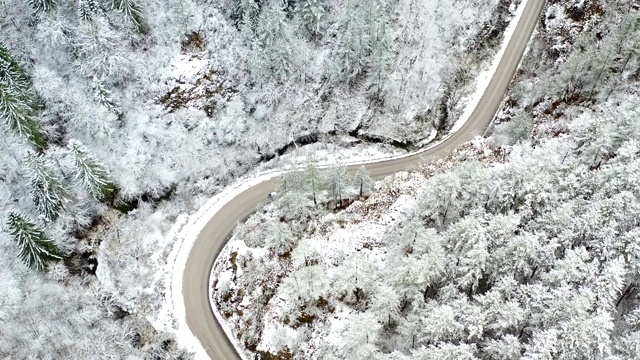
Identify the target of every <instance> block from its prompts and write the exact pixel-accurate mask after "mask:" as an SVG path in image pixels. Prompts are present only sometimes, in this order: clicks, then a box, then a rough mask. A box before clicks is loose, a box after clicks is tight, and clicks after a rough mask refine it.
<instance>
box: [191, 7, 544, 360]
mask: <svg viewBox="0 0 640 360" xmlns="http://www.w3.org/2000/svg"><path fill="white" fill-rule="evenodd" d="M544 3H545V1H544V0H529V1H528V3H527V4H526V7H525V9H524V13H523V14H522V17H521V18H520V21H519V22H518V24H517V26H516V28H515V31H514V33H513V35H512V37H511V40H510V41H509V44H508V45H507V47H506V50H505V52H504V55H503V56H502V58H501V59H500V62H499V64H498V66H497V70H496V71H495V73H494V76H493V77H492V78H491V80H490V82H489V84H488V86H487V88H486V90H485V92H484V94H483V95H482V98H481V99H480V101H479V102H478V105H477V106H476V108H475V109H474V110H473V112H472V113H471V116H470V117H469V119H468V121H466V123H465V124H464V125H463V126H462V127H461V128H460V130H459V131H457V132H455V133H453V134H451V135H450V136H448V137H447V138H445V139H444V140H443V141H441V142H440V143H438V144H437V145H435V146H433V147H429V148H427V149H425V150H421V151H418V152H415V153H413V154H410V155H405V156H400V157H397V158H391V159H384V160H378V161H369V162H364V163H362V164H364V165H365V166H366V167H367V169H368V170H369V171H370V173H371V176H372V177H373V178H376V179H380V178H383V177H385V176H387V175H391V174H394V173H396V172H399V171H404V170H406V169H408V168H409V167H412V166H416V165H419V164H421V163H423V162H424V159H425V158H428V159H430V160H436V159H439V158H443V157H445V156H446V155H447V154H449V153H450V152H451V151H452V150H453V149H455V148H457V147H458V146H460V145H461V144H463V143H464V142H466V141H469V140H471V139H472V138H473V137H474V136H475V135H477V134H481V133H482V131H484V129H485V128H486V127H487V126H488V125H489V123H490V122H491V120H492V118H493V116H494V115H495V113H496V111H497V109H498V106H499V105H500V102H501V101H502V98H503V96H504V93H505V91H506V90H507V87H508V85H509V83H510V81H511V78H512V77H513V75H514V73H515V71H516V69H517V68H518V64H519V63H520V60H521V58H522V55H523V53H524V51H525V48H526V45H527V43H528V42H529V39H530V37H531V34H532V33H533V30H534V29H535V27H536V24H537V22H538V18H539V16H540V13H541V11H542V8H543V7H544ZM360 165H361V164H357V165H351V166H349V170H350V171H355V169H356V168H357V167H359V166H360ZM274 186H275V179H274V178H273V177H270V178H269V177H265V180H264V181H262V182H259V183H257V184H256V185H254V186H251V187H249V188H246V189H245V190H244V191H242V192H240V193H239V194H237V195H236V196H235V197H234V198H233V199H232V200H230V201H228V202H227V203H225V204H224V205H223V206H222V208H221V209H220V210H219V211H217V212H216V213H215V214H214V215H213V217H211V218H210V219H209V221H208V223H207V224H206V225H205V226H204V228H203V229H202V231H201V232H200V233H199V234H198V236H197V238H196V240H195V242H194V243H193V247H192V248H191V252H190V253H189V257H188V258H187V262H186V267H185V269H184V272H183V277H182V296H183V299H184V306H185V309H186V323H187V325H188V326H189V329H190V330H191V332H192V333H193V335H195V337H196V338H197V339H198V340H199V341H200V344H201V345H202V347H203V348H204V349H205V350H206V353H207V355H208V356H209V358H211V359H215V360H221V359H240V358H241V357H240V356H239V355H238V353H237V352H236V350H235V348H234V346H233V344H232V343H231V342H230V340H229V339H228V338H227V336H226V334H225V332H224V330H223V329H222V327H221V325H220V324H219V323H218V321H217V319H216V317H215V315H214V313H213V310H212V309H211V307H210V302H209V274H210V272H211V268H212V266H213V263H214V261H215V259H216V257H217V256H218V254H219V253H220V251H221V250H222V248H223V246H224V245H225V243H226V242H227V239H228V237H229V235H230V233H231V231H232V230H233V229H234V227H235V226H236V224H237V222H238V221H240V220H242V219H244V218H246V217H247V216H248V215H249V214H251V213H252V212H253V211H254V210H255V208H256V205H257V204H258V203H260V202H262V201H264V200H265V199H266V198H267V195H268V194H269V193H270V192H272V191H273V189H274Z"/></svg>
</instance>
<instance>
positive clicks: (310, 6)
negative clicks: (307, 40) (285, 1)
mask: <svg viewBox="0 0 640 360" xmlns="http://www.w3.org/2000/svg"><path fill="white" fill-rule="evenodd" d="M326 11H327V10H326V9H325V5H324V4H323V2H322V1H321V0H300V1H298V2H297V3H296V7H295V13H296V15H298V16H299V17H300V19H301V22H302V26H303V27H304V29H305V30H306V31H307V32H308V33H309V34H310V35H311V36H312V37H314V36H318V35H319V34H320V22H321V21H322V19H323V18H324V16H325V13H326Z"/></svg>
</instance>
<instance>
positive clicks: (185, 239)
mask: <svg viewBox="0 0 640 360" xmlns="http://www.w3.org/2000/svg"><path fill="white" fill-rule="evenodd" d="M528 2H529V0H522V2H521V3H520V5H519V6H518V9H517V10H516V13H515V16H514V18H513V19H512V20H511V23H510V24H509V26H508V27H507V29H506V30H505V36H504V39H503V42H502V45H501V47H500V50H499V51H498V53H497V54H496V57H495V58H494V60H493V62H492V65H491V66H490V67H489V69H488V70H486V71H484V72H482V73H481V74H480V75H479V77H478V85H477V88H476V92H475V93H474V95H473V96H472V98H471V100H470V101H469V103H468V104H467V107H466V110H465V111H464V112H463V114H462V116H461V117H460V119H459V120H458V121H457V122H456V124H455V125H454V127H453V128H452V130H451V132H450V133H449V134H448V135H447V136H445V137H444V138H443V139H441V140H440V141H438V142H437V143H434V144H431V145H430V146H428V147H426V148H424V149H421V150H418V151H416V152H413V153H407V154H402V155H395V156H389V157H383V158H377V159H372V160H368V161H346V162H343V164H344V165H359V164H369V163H373V162H378V161H381V160H391V159H401V158H405V157H409V156H412V155H414V154H420V153H423V152H425V151H427V150H429V149H431V148H433V147H435V146H437V145H439V144H441V143H443V142H445V141H447V140H448V139H449V138H450V137H451V136H452V135H453V134H455V133H456V132H457V131H458V130H460V128H462V126H463V125H464V123H465V122H466V121H467V120H468V119H469V117H470V116H471V113H472V112H473V110H474V109H475V108H476V106H477V105H478V103H479V101H480V99H481V98H482V96H483V95H484V92H485V90H486V88H487V86H488V85H489V81H490V79H491V78H492V77H493V75H494V73H495V72H496V70H497V67H498V64H499V63H500V60H501V59H502V56H503V55H504V52H505V51H506V48H507V45H508V44H509V42H510V40H511V37H512V36H513V33H514V31H515V28H516V26H517V24H518V23H519V22H520V20H521V18H522V15H523V13H524V9H525V8H526V6H527V3H528ZM322 165H325V166H326V165H327V164H322ZM322 167H323V166H322ZM281 173H282V170H271V171H267V172H263V173H256V174H253V175H251V176H248V177H245V178H243V179H240V180H239V181H237V182H236V183H234V184H233V185H231V186H229V187H227V188H226V189H225V190H224V191H222V192H221V193H219V194H217V195H215V196H214V197H212V198H211V199H210V200H209V201H207V202H206V203H205V204H204V205H203V206H202V207H201V208H200V209H199V210H198V212H197V213H195V214H194V215H192V216H188V215H186V214H185V215H181V216H179V217H178V219H177V220H176V223H175V224H174V226H173V227H172V228H171V230H170V231H169V233H168V234H167V236H166V237H165V238H166V243H169V244H174V245H173V248H172V251H171V254H170V255H169V258H168V259H167V264H168V269H167V273H168V272H170V273H171V274H170V275H168V274H167V276H166V278H165V279H166V280H165V303H164V304H163V306H162V310H161V311H160V314H159V317H158V319H157V320H156V321H154V322H153V325H154V326H155V327H157V328H159V329H162V330H164V331H167V332H172V333H174V334H175V336H176V338H177V340H178V343H179V345H180V346H183V347H185V348H186V349H188V350H189V351H191V352H194V353H195V358H196V359H208V358H209V357H208V356H207V353H206V351H205V349H204V348H203V347H202V345H201V343H200V342H199V341H198V339H197V338H196V337H195V336H194V335H193V333H192V332H191V330H190V329H189V326H188V325H187V323H186V309H185V305H184V302H183V297H182V278H183V274H184V269H185V267H186V263H187V259H188V257H189V253H190V252H191V248H192V247H193V244H194V243H195V241H196V239H197V238H198V235H199V234H200V232H201V231H202V229H203V228H204V227H205V226H206V224H207V223H208V222H209V220H210V219H211V218H212V217H213V216H214V215H215V214H216V213H217V212H218V211H219V210H220V209H221V208H222V207H223V206H224V205H225V204H226V203H228V202H229V201H230V200H232V199H233V198H234V197H235V196H236V195H237V194H239V193H241V192H242V191H244V190H246V189H248V188H250V187H252V186H254V185H256V184H259V183H261V182H263V181H265V180H269V179H272V178H274V177H277V176H278V175H280V174H281ZM209 283H210V284H209V292H210V291H211V279H209ZM209 301H210V303H211V301H212V299H211V296H209ZM211 307H212V309H213V312H214V314H215V316H216V318H217V319H218V322H219V323H220V324H221V325H222V327H223V329H224V330H225V333H226V334H227V337H228V338H229V339H234V338H233V336H232V334H231V331H230V329H229V328H228V326H227V324H226V322H225V321H223V320H222V318H221V316H220V314H219V313H218V311H217V309H216V308H215V306H213V304H212V303H211ZM231 342H232V343H233V345H234V347H235V348H236V350H237V352H238V353H239V354H243V352H242V351H241V349H239V347H238V344H236V342H235V341H231Z"/></svg>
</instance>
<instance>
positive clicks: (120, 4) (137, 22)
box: [112, 0, 148, 33]
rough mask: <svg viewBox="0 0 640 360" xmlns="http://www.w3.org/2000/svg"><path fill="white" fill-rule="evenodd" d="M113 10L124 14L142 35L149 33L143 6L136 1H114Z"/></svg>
mask: <svg viewBox="0 0 640 360" xmlns="http://www.w3.org/2000/svg"><path fill="white" fill-rule="evenodd" d="M112 1H113V8H114V9H116V10H118V11H120V12H122V14H124V16H125V18H126V19H127V20H128V21H130V22H131V23H132V24H133V25H134V26H135V28H136V30H138V31H139V32H141V33H146V32H147V31H148V26H147V24H146V22H145V20H144V17H143V15H142V6H141V5H140V4H139V3H138V2H137V1H136V0H112Z"/></svg>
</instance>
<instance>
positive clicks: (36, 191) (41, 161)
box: [25, 151, 69, 220]
mask: <svg viewBox="0 0 640 360" xmlns="http://www.w3.org/2000/svg"><path fill="white" fill-rule="evenodd" d="M25 168H26V170H27V176H28V177H29V181H30V182H31V198H32V200H33V203H34V204H35V205H36V209H38V211H39V212H40V213H41V214H42V215H43V216H44V217H45V218H46V219H48V220H55V219H56V218H57V217H58V215H60V211H61V210H62V209H63V208H64V203H65V201H66V200H67V199H68V196H69V195H68V192H67V190H65V189H64V188H63V187H62V184H61V182H60V179H59V178H58V176H56V174H55V173H54V171H53V169H52V167H51V164H49V162H48V161H47V160H46V159H45V158H44V157H42V156H39V155H36V154H34V153H33V152H31V151H29V152H28V153H27V158H26V166H25Z"/></svg>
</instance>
